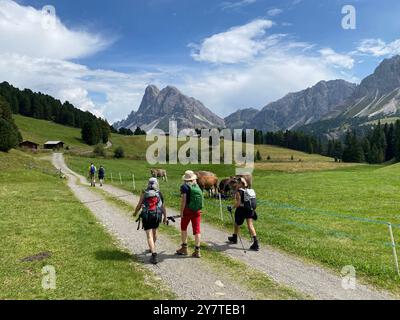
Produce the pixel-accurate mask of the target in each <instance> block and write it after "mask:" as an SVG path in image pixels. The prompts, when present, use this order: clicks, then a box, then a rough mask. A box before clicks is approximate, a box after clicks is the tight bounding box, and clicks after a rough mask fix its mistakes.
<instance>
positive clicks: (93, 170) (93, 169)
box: [90, 166, 96, 174]
mask: <svg viewBox="0 0 400 320" xmlns="http://www.w3.org/2000/svg"><path fill="white" fill-rule="evenodd" d="M90 173H91V174H95V173H96V167H95V166H90Z"/></svg>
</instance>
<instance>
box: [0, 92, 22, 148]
mask: <svg viewBox="0 0 400 320" xmlns="http://www.w3.org/2000/svg"><path fill="white" fill-rule="evenodd" d="M21 141H22V136H21V133H20V132H19V130H18V128H17V126H16V125H15V123H14V120H13V118H12V112H11V108H10V105H9V103H8V102H7V101H6V100H5V99H4V98H3V97H2V96H0V151H2V152H8V151H9V150H10V149H12V148H15V147H16V146H17V145H18V144H19V143H20V142H21Z"/></svg>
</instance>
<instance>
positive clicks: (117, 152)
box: [114, 147, 125, 159]
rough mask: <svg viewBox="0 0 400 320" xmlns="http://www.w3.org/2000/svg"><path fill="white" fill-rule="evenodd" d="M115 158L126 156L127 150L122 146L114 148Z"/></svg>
mask: <svg viewBox="0 0 400 320" xmlns="http://www.w3.org/2000/svg"><path fill="white" fill-rule="evenodd" d="M114 158H116V159H122V158H125V151H124V149H123V148H122V147H118V148H116V149H115V150H114Z"/></svg>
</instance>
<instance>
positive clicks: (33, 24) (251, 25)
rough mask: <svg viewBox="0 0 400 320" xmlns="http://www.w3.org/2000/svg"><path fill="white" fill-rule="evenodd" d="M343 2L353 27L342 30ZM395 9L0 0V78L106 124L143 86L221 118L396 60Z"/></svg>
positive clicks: (355, 77)
mask: <svg viewBox="0 0 400 320" xmlns="http://www.w3.org/2000/svg"><path fill="white" fill-rule="evenodd" d="M45 5H52V6H54V8H55V9H56V16H57V20H54V21H55V22H54V25H51V28H44V27H43V25H42V22H43V20H42V19H43V13H42V11H41V10H42V8H43V7H44V6H45ZM344 5H353V6H354V7H355V9H356V18H357V24H356V29H355V30H344V29H343V28H342V26H341V21H342V18H343V14H342V12H341V11H342V7H343V6H344ZM398 12H400V1H396V0H384V1H375V0H358V1H354V0H353V1H349V0H348V1H342V0H322V1H321V0H287V1H273V0H226V1H216V0H147V1H146V0H130V1H129V0H117V1H104V0H82V1H79V2H78V1H67V0H55V1H49V0H48V1H42V0H21V1H12V0H0V26H2V28H0V52H1V54H0V58H1V59H0V77H1V80H6V81H9V82H10V83H12V84H14V85H16V86H18V87H20V88H24V87H29V88H31V89H33V90H40V91H42V92H46V93H49V94H52V95H54V96H56V97H57V98H60V99H61V100H69V101H70V102H72V103H74V104H75V105H76V106H78V107H80V108H82V109H85V110H90V111H92V112H94V113H96V114H98V115H101V116H104V117H106V118H107V119H108V120H109V121H110V122H113V121H115V120H119V119H121V118H124V117H125V116H126V115H127V114H128V113H130V111H132V110H135V109H137V108H138V106H139V104H140V100H141V97H142V95H143V92H144V89H145V87H146V86H147V85H148V84H150V83H154V84H156V85H158V86H160V87H162V86H166V85H174V86H176V87H178V88H179V89H180V90H181V91H182V92H183V93H185V94H188V95H190V96H194V97H195V98H197V99H199V100H201V101H202V102H203V103H204V104H205V105H206V106H207V107H209V108H210V109H212V110H213V111H214V112H216V113H217V114H219V115H221V116H226V115H228V114H229V113H231V112H233V111H235V110H237V109H239V108H245V107H256V108H262V107H263V106H265V105H266V104H267V103H269V102H271V101H274V100H276V99H278V98H280V97H282V96H283V95H285V94H286V93H288V92H293V91H297V90H302V89H304V88H307V87H309V86H311V85H313V84H315V83H316V82H318V81H320V80H329V79H335V78H343V79H346V80H349V81H354V82H357V81H360V79H362V78H363V77H365V76H366V75H368V74H370V73H371V72H373V70H374V68H375V67H376V66H377V64H378V63H379V62H380V61H381V60H382V59H384V58H387V57H390V56H392V55H394V54H399V53H400V40H398V37H399V30H400V19H398Z"/></svg>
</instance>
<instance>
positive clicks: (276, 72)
mask: <svg viewBox="0 0 400 320" xmlns="http://www.w3.org/2000/svg"><path fill="white" fill-rule="evenodd" d="M256 21H257V23H255V21H253V22H251V23H248V24H246V25H244V26H241V27H234V28H231V29H229V30H228V31H226V32H223V33H219V34H216V35H213V36H210V37H208V38H206V39H205V40H204V41H203V42H202V43H201V45H200V47H199V48H198V51H197V52H196V53H194V54H192V56H193V58H194V59H195V60H197V61H201V62H209V63H211V68H210V66H209V65H208V68H204V69H203V71H202V72H195V73H192V75H191V74H188V75H186V77H185V78H184V80H183V82H182V85H181V87H182V88H183V90H184V91H185V92H188V93H189V94H190V95H192V96H195V97H197V98H198V99H200V100H201V101H203V102H204V103H205V105H207V106H209V107H210V108H212V109H213V110H215V111H216V112H218V113H219V114H220V115H228V114H230V113H232V112H234V111H235V110H237V109H238V108H244V107H256V108H257V107H262V106H264V105H266V104H267V103H268V102H272V101H274V100H276V99H279V98H281V97H283V96H284V95H286V94H287V93H288V92H293V91H299V90H303V89H305V88H307V87H309V86H312V85H315V84H316V83H317V82H319V81H321V80H332V79H337V78H344V79H346V80H353V79H354V77H353V75H352V74H351V72H349V70H350V69H352V68H353V66H354V59H353V58H352V57H351V55H348V54H340V53H337V52H335V51H334V50H333V49H331V48H318V46H316V45H314V44H309V43H306V42H299V41H297V40H296V39H293V38H292V37H291V36H289V35H286V34H267V33H266V29H268V28H270V27H272V25H273V24H272V22H271V21H269V20H266V21H269V22H270V24H268V25H267V24H265V25H262V24H261V23H260V21H264V20H256ZM249 26H251V27H249ZM239 30H240V32H238V31H239ZM249 30H251V31H249ZM239 39H240V40H239ZM243 62H245V63H243ZM216 63H217V64H216ZM203 65H204V64H202V66H203ZM344 70H347V72H343V71H344Z"/></svg>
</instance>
